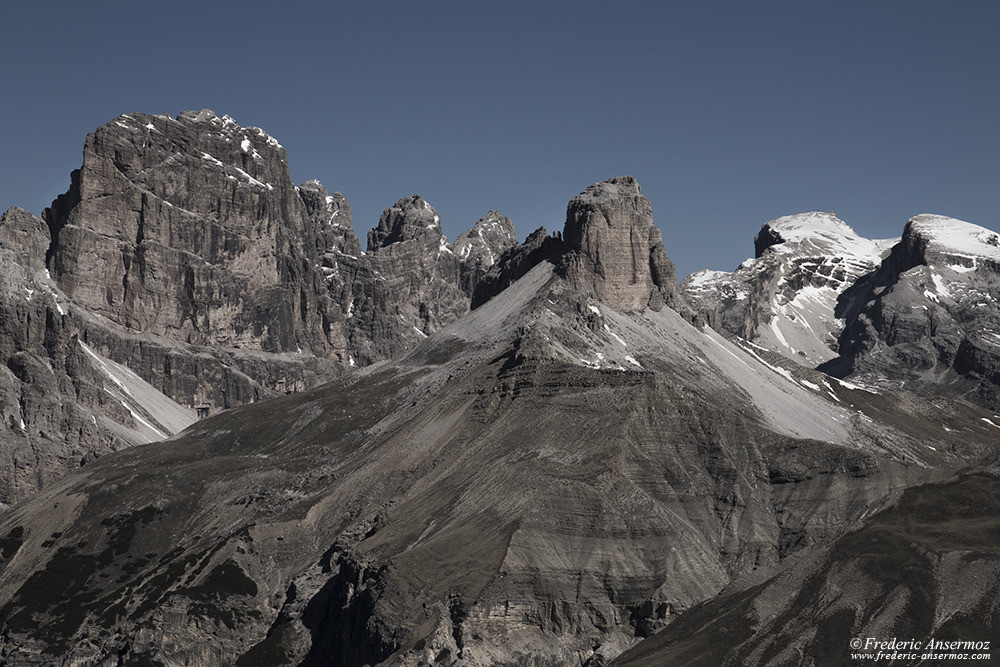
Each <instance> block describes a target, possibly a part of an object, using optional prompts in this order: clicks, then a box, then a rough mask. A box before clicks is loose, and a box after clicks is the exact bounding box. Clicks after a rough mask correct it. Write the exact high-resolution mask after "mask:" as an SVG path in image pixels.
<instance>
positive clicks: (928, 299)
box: [824, 215, 1000, 409]
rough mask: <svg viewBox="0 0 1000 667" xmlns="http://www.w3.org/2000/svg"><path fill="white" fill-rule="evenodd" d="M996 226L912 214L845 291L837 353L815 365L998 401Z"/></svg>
mask: <svg viewBox="0 0 1000 667" xmlns="http://www.w3.org/2000/svg"><path fill="white" fill-rule="evenodd" d="M998 244H1000V235H998V234H997V233H995V232H992V231H990V230H988V229H985V228H983V227H979V226H977V225H973V224H970V223H967V222H962V221H960V220H955V219H953V218H946V217H943V216H934V215H918V216H916V217H914V218H911V219H910V221H909V222H908V223H907V224H906V227H905V228H904V230H903V237H902V239H901V241H900V242H899V243H898V244H897V245H896V246H894V247H893V249H892V253H891V254H890V255H889V256H888V257H887V258H886V259H885V261H884V262H882V264H881V266H880V267H879V269H878V271H876V272H874V273H872V274H871V275H870V276H868V278H867V279H865V280H864V281H861V282H859V283H858V284H857V285H856V286H855V287H854V288H853V289H852V290H851V291H850V292H849V293H846V294H845V295H844V298H843V299H842V300H841V304H840V307H839V310H840V314H841V315H842V316H843V317H844V318H845V319H846V321H847V326H846V327H845V329H844V332H843V334H842V335H841V337H840V357H838V358H837V359H835V360H832V361H831V362H829V363H828V364H827V365H826V366H824V369H825V370H827V371H829V372H831V373H834V374H837V375H839V376H842V377H844V376H849V377H851V378H852V380H853V381H856V382H860V383H863V384H865V385H866V386H871V387H874V388H879V387H880V388H882V389H893V388H895V387H898V386H899V385H900V383H906V384H907V386H910V387H912V388H920V390H921V391H924V392H932V393H940V392H947V393H957V394H962V395H967V396H970V397H972V398H973V399H974V400H976V401H978V402H980V403H981V404H983V405H986V406H988V407H992V408H994V409H995V408H997V407H1000V393H998V387H1000V326H998V322H1000V305H998V303H997V298H998V295H1000V247H998Z"/></svg>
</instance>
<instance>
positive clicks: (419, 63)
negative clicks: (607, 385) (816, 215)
mask: <svg viewBox="0 0 1000 667" xmlns="http://www.w3.org/2000/svg"><path fill="white" fill-rule="evenodd" d="M2 17H3V19H2V21H3V25H4V36H3V38H2V39H0V86H2V95H0V127H2V128H3V130H2V132H3V134H2V137H3V140H2V143H0V146H2V149H0V209H6V208H7V207H8V206H12V205H18V206H22V207H24V208H27V209H29V210H30V211H32V212H34V213H36V214H37V213H40V212H41V210H42V209H43V208H44V207H45V206H47V205H48V204H49V203H50V202H51V200H52V199H53V198H54V197H55V196H56V195H58V194H60V193H61V192H63V191H65V190H66V188H67V187H68V185H69V172H70V171H71V170H72V169H74V168H77V167H79V166H80V162H81V154H82V147H83V141H84V138H85V136H86V133H87V132H89V131H92V130H93V129H95V128H97V127H98V126H100V125H103V124H104V123H106V122H108V121H110V120H111V119H113V118H114V117H115V116H117V115H118V114H120V113H126V112H131V111H141V112H145V113H163V112H167V113H170V114H172V115H176V114H177V113H178V112H180V111H182V110H184V109H201V108H211V109H213V110H215V111H216V113H218V114H220V115H221V114H224V113H226V114H229V115H231V116H233V117H234V118H235V119H236V120H237V121H238V122H239V123H240V124H242V125H255V126H259V127H262V128H264V129H265V130H267V131H268V132H269V133H270V134H271V135H272V136H274V137H275V138H276V139H278V140H279V141H280V142H281V143H282V144H283V145H284V146H285V148H286V149H287V151H288V161H289V165H290V168H291V172H292V178H293V179H294V180H295V182H296V183H301V182H303V181H306V180H308V179H310V178H319V179H320V180H321V181H322V182H323V183H324V185H326V186H327V188H328V189H329V190H331V191H334V190H339V191H341V192H343V193H344V194H345V195H346V197H347V198H348V200H349V201H350V202H351V206H352V208H353V211H354V227H355V230H356V231H357V232H358V233H359V235H360V236H361V237H362V239H364V237H365V234H366V232H367V230H368V229H369V228H371V227H373V226H375V224H376V223H377V222H378V216H379V214H380V213H381V211H382V209H384V208H385V207H387V206H389V205H391V204H392V203H393V202H394V201H396V199H398V198H400V197H403V196H406V195H409V194H414V193H419V194H421V195H423V196H424V197H425V198H426V199H427V200H428V201H430V202H431V204H433V205H434V206H435V207H436V208H437V209H438V211H439V213H440V214H441V218H442V224H443V225H444V229H445V233H446V234H448V236H449V237H450V238H454V237H455V236H456V235H457V234H458V233H460V232H461V231H463V230H465V229H467V228H469V227H470V226H472V225H473V224H474V223H475V221H476V220H477V219H478V218H479V217H480V216H482V215H483V214H484V213H485V212H486V211H487V210H489V209H491V208H495V209H498V210H500V211H501V212H502V213H504V214H505V215H508V216H510V217H511V219H512V220H513V221H514V224H515V226H516V228H517V231H518V236H519V237H520V238H521V239H523V238H524V237H525V236H526V235H527V234H528V233H529V232H531V231H532V230H533V229H535V228H536V227H539V226H542V225H544V226H546V227H547V228H548V229H549V230H550V231H552V230H554V229H561V228H562V225H563V222H564V220H565V210H566V202H567V201H568V200H569V199H570V198H572V197H573V196H574V195H576V194H577V193H578V192H580V191H581V190H583V189H584V188H586V186H588V185H589V184H590V183H592V182H594V181H598V180H603V179H605V178H610V177H612V176H618V175H624V174H631V175H633V176H635V177H636V178H638V179H639V182H640V183H641V184H642V187H643V192H645V194H646V195H647V196H648V197H649V198H650V200H651V201H652V203H653V213H654V216H655V218H656V222H657V224H658V225H659V226H660V228H661V229H662V230H663V235H664V239H665V242H666V246H667V253H668V255H669V256H670V257H671V258H672V259H673V260H674V262H675V263H676V264H677V267H678V274H679V275H680V276H683V275H685V274H687V273H690V272H692V271H695V270H697V269H700V268H715V269H727V270H729V269H732V268H734V267H735V266H736V265H737V264H738V263H739V262H740V261H742V260H743V259H744V258H746V257H748V256H750V255H752V253H753V236H754V234H755V233H756V232H757V230H758V229H759V227H760V225H762V224H763V223H764V222H766V221H768V220H770V219H773V218H775V217H778V216H781V215H787V214H791V213H798V212H802V211H810V210H823V211H828V210H835V211H836V212H837V214H838V215H839V216H840V217H841V218H843V219H844V220H846V221H847V222H848V223H849V224H851V225H852V226H854V228H855V229H856V230H857V231H858V233H860V234H862V235H864V236H869V237H878V238H882V237H890V236H897V235H899V233H900V232H901V231H902V227H903V224H904V223H905V222H906V220H907V218H909V217H910V216H912V215H915V214H917V213H922V212H928V213H940V214H945V215H951V216H954V217H957V218H961V219H964V220H968V221H970V222H974V223H976V224H980V225H983V226H985V227H990V228H992V229H995V230H1000V2H997V1H996V0H983V1H974V0H954V1H951V2H945V1H943V0H937V1H933V2H930V1H923V0H905V1H903V0H899V1H892V0H837V1H835V2H818V1H817V2H813V1H811V0H808V1H803V0H789V1H763V0H762V1H759V2H747V1H739V2H714V1H711V0H708V1H700V2H696V1H693V0H692V1H690V2H606V1H605V2H565V3H556V2H533V3H521V2H503V3H500V2H491V3H487V2H478V1H471V0H470V1H465V2H458V1H456V2H433V1H428V2H378V1H369V2H343V3H335V2H322V3H321V2H316V3H309V2H287V3H281V4H279V3H272V2H269V3H262V2H257V3H255V2H239V3H237V2H222V1H219V2H197V3H195V2H186V1H174V2H169V3H163V2H136V1H131V2H102V1H96V2H45V1H43V0H39V1H35V2H5V3H4V6H3V11H2Z"/></svg>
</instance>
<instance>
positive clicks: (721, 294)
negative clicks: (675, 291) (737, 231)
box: [680, 212, 898, 366]
mask: <svg viewBox="0 0 1000 667" xmlns="http://www.w3.org/2000/svg"><path fill="white" fill-rule="evenodd" d="M897 240H898V239H889V240H881V241H874V240H871V239H866V238H863V237H861V236H858V234H857V233H856V232H855V231H854V230H853V229H851V227H849V226H848V225H847V224H846V223H844V221H842V220H840V219H839V218H837V217H836V215H834V214H833V213H820V212H811V213H802V214H799V215H791V216H785V217H782V218H778V219H776V220H772V221H771V222H768V223H767V224H766V225H764V227H763V228H762V229H761V231H760V233H759V234H758V235H757V237H756V238H755V239H754V246H755V250H756V256H755V257H754V258H752V259H748V260H746V261H745V262H743V263H742V264H740V266H739V267H738V268H737V269H736V270H735V271H733V272H732V273H725V272H722V271H699V272H697V273H694V274H692V275H690V276H688V277H687V278H686V279H685V280H684V281H682V282H681V284H680V290H681V293H682V295H683V297H684V299H685V300H686V301H687V302H688V303H689V304H690V305H691V307H692V308H694V310H695V311H696V312H698V313H701V314H703V315H704V316H705V317H706V318H707V320H708V321H709V322H710V323H711V324H712V325H713V326H717V327H719V328H720V329H722V330H726V331H729V332H731V333H734V334H736V335H738V336H741V337H743V338H746V339H747V340H750V341H753V342H754V343H756V344H759V345H762V346H764V347H766V348H768V349H771V350H775V351H777V352H780V353H782V354H784V355H785V356H787V357H789V358H790V359H793V360H795V361H796V362H798V363H800V364H804V365H808V366H815V365H817V364H819V363H822V362H824V361H826V360H828V359H831V358H833V357H835V356H836V348H837V338H838V336H839V335H840V332H841V330H842V328H843V321H842V320H840V319H838V317H837V315H836V313H835V309H836V306H837V300H838V298H839V297H840V295H841V294H842V293H843V292H844V291H845V290H846V289H847V288H848V287H850V286H851V285H853V284H854V282H855V281H857V279H858V278H860V277H861V276H863V275H865V274H867V273H870V272H872V271H874V270H875V269H876V268H877V267H878V265H879V263H880V262H881V259H882V257H883V256H884V255H886V254H887V253H888V250H889V249H890V248H891V247H892V246H893V245H894V244H895V242H896V241H897Z"/></svg>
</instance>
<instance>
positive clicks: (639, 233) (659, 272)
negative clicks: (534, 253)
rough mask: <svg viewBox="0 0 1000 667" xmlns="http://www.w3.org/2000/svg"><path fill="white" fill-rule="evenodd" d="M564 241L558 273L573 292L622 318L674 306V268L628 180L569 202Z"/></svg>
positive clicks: (610, 183) (596, 187)
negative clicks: (592, 297)
mask: <svg viewBox="0 0 1000 667" xmlns="http://www.w3.org/2000/svg"><path fill="white" fill-rule="evenodd" d="M563 239H564V241H565V249H566V252H567V256H566V258H565V266H564V269H563V271H564V274H565V276H566V278H567V280H569V282H570V283H571V284H572V285H574V286H575V287H577V288H578V289H581V290H585V291H591V292H593V294H594V295H595V296H596V297H597V298H598V299H599V300H600V301H601V302H602V303H605V304H606V305H608V306H610V307H611V308H614V309H616V310H619V311H621V312H635V311H640V310H643V309H644V308H646V307H647V306H649V307H650V308H652V309H653V310H659V309H660V308H662V307H663V306H664V305H669V306H672V305H674V303H675V285H674V280H675V279H674V265H673V263H672V262H671V261H670V260H669V259H668V258H667V255H666V251H665V250H664V247H663V238H662V235H661V233H660V230H659V229H658V228H657V227H656V226H655V225H654V224H653V209H652V206H651V205H650V203H649V200H648V199H646V197H645V196H644V195H643V194H642V191H641V190H640V188H639V183H638V182H636V180H635V179H634V178H632V177H631V176H624V177H619V178H612V179H610V180H607V181H603V182H601V183H595V184H594V185H591V186H590V187H589V188H587V189H586V190H585V191H584V192H582V193H581V194H579V195H578V196H576V197H575V198H574V199H573V200H571V201H570V203H569V206H568V207H567V209H566V228H565V230H564V232H563Z"/></svg>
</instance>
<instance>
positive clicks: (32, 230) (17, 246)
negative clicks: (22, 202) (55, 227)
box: [0, 207, 51, 271]
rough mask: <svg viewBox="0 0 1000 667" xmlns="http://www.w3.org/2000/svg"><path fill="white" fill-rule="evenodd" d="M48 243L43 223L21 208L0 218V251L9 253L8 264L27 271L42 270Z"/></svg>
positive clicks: (10, 211)
mask: <svg viewBox="0 0 1000 667" xmlns="http://www.w3.org/2000/svg"><path fill="white" fill-rule="evenodd" d="M50 242H51V241H50V238H49V229H48V227H47V226H46V224H45V221H44V220H42V219H41V218H39V217H37V216H34V215H32V214H31V213H29V212H28V211H25V210H24V209H23V208H17V207H14V208H12V209H10V210H8V211H7V212H6V213H4V214H3V216H0V249H3V250H7V251H9V252H10V253H11V255H9V256H8V258H7V259H8V261H9V262H13V263H14V264H18V265H20V266H22V267H24V268H25V269H27V270H28V271H37V270H38V269H44V268H45V254H46V253H47V252H48V250H49V244H50Z"/></svg>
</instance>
